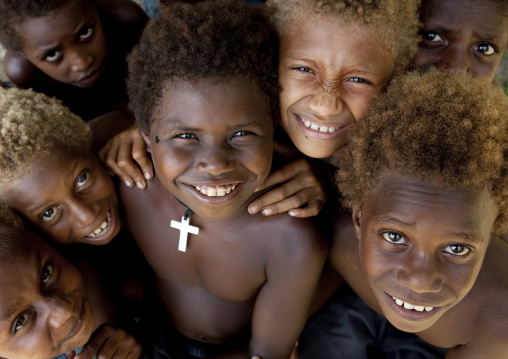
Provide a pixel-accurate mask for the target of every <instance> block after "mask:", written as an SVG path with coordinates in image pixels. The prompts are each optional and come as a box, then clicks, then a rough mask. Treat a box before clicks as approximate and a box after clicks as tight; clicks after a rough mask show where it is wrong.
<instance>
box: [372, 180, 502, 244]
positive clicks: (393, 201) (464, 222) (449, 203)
mask: <svg viewBox="0 0 508 359" xmlns="http://www.w3.org/2000/svg"><path fill="white" fill-rule="evenodd" d="M363 207H364V208H368V209H369V210H371V211H373V213H375V214H376V216H377V217H378V218H395V219H397V220H400V221H401V222H403V223H406V224H409V225H411V226H413V227H415V228H418V226H419V225H420V224H421V223H424V225H425V226H427V228H429V227H430V228H432V229H436V228H445V229H446V231H450V232H456V233H471V234H473V235H475V236H476V237H482V236H484V235H485V234H486V235H488V234H490V232H491V229H492V225H493V223H494V220H495V218H496V216H497V209H496V207H495V205H494V201H493V200H492V198H491V197H490V195H489V191H488V190H487V188H486V186H485V187H484V188H482V189H481V190H469V189H463V188H453V187H450V186H448V185H446V184H444V183H440V182H438V181H428V180H427V181H425V180H421V179H418V178H416V177H414V176H410V175H402V174H398V173H391V174H389V173H385V175H383V176H382V177H381V179H380V181H379V183H378V185H377V186H376V187H375V188H374V189H373V190H372V192H371V193H370V195H369V196H368V198H367V199H366V200H365V202H364V205H363Z"/></svg>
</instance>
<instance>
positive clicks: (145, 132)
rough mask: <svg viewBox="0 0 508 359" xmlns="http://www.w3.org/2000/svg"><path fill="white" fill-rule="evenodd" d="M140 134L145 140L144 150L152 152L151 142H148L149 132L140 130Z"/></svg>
mask: <svg viewBox="0 0 508 359" xmlns="http://www.w3.org/2000/svg"><path fill="white" fill-rule="evenodd" d="M141 134H142V135H143V139H144V140H145V142H146V150H147V151H148V152H150V153H152V144H151V142H150V134H149V133H148V131H141Z"/></svg>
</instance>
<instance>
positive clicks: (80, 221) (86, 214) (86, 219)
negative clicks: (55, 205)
mask: <svg viewBox="0 0 508 359" xmlns="http://www.w3.org/2000/svg"><path fill="white" fill-rule="evenodd" d="M69 211H70V213H71V216H72V218H73V220H74V223H76V224H77V225H79V226H80V227H85V226H87V225H89V224H90V223H92V222H93V221H94V220H95V218H96V217H97V209H96V206H95V205H94V203H90V202H89V201H87V200H85V199H83V198H76V199H75V200H74V201H73V202H72V203H70V204H69Z"/></svg>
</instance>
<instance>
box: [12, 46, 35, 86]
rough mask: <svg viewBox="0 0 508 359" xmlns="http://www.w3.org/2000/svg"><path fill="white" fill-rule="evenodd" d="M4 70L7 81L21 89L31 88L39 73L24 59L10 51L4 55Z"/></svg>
mask: <svg viewBox="0 0 508 359" xmlns="http://www.w3.org/2000/svg"><path fill="white" fill-rule="evenodd" d="M4 70H5V73H6V75H7V76H8V77H9V79H10V80H11V81H12V82H13V83H14V84H15V85H16V86H18V87H21V88H28V87H32V86H33V81H34V79H35V77H36V74H37V72H38V71H39V70H38V69H37V68H36V67H35V66H34V65H33V64H32V63H31V62H30V61H29V60H28V59H27V58H26V57H24V56H23V55H21V54H18V53H16V52H13V51H11V50H7V51H6V53H5V59H4Z"/></svg>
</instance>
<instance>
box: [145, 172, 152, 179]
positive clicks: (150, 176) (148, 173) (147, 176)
mask: <svg viewBox="0 0 508 359" xmlns="http://www.w3.org/2000/svg"><path fill="white" fill-rule="evenodd" d="M145 178H146V179H147V180H151V179H152V174H151V173H150V172H146V173H145Z"/></svg>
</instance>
